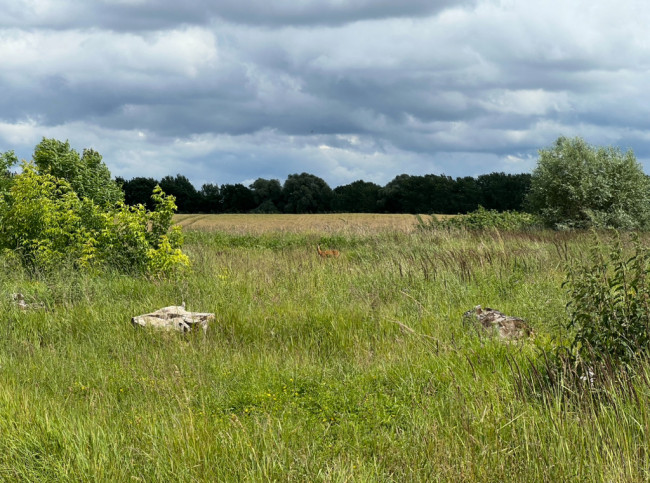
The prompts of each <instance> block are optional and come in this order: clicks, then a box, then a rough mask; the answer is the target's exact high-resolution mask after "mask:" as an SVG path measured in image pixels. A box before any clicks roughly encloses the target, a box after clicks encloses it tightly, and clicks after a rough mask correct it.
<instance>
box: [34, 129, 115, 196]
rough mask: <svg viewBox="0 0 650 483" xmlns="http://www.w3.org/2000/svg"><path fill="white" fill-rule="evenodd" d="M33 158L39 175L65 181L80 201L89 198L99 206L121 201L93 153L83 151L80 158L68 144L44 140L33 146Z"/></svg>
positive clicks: (93, 151) (96, 153)
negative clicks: (46, 175) (47, 175)
mask: <svg viewBox="0 0 650 483" xmlns="http://www.w3.org/2000/svg"><path fill="white" fill-rule="evenodd" d="M33 158H34V164H35V165H36V168H37V171H38V173H39V174H42V175H45V174H49V175H52V176H54V177H55V178H59V179H63V180H66V181H67V182H68V183H69V184H70V186H71V187H72V189H73V190H74V191H75V193H77V195H78V196H79V197H80V198H88V199H90V200H93V201H94V202H95V203H97V204H99V205H102V206H110V205H113V204H115V203H117V202H119V201H122V200H123V199H124V194H123V192H122V190H121V189H120V187H119V186H118V185H117V183H116V182H115V181H113V180H112V179H111V173H110V171H109V170H108V167H107V166H106V164H104V162H103V161H102V156H101V155H100V154H99V153H98V152H97V151H95V150H93V149H84V150H83V154H82V155H81V156H79V153H78V152H77V151H75V150H74V149H72V148H71V147H70V143H69V142H68V141H65V142H63V141H58V140H56V139H47V138H43V140H42V141H41V142H40V143H39V144H37V145H36V148H35V149H34V157H33Z"/></svg>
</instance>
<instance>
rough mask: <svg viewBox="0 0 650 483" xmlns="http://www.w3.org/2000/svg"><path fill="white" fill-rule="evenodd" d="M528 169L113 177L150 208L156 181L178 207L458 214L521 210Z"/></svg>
mask: <svg viewBox="0 0 650 483" xmlns="http://www.w3.org/2000/svg"><path fill="white" fill-rule="evenodd" d="M530 180H531V175H530V174H505V173H491V174H484V175H481V176H478V177H477V178H473V177H469V176H468V177H463V178H455V179H454V178H451V177H450V176H445V175H434V174H427V175H423V176H410V175H408V174H401V175H399V176H397V177H395V179H393V180H392V181H390V182H389V183H388V184H386V186H383V187H382V186H379V185H378V184H375V183H370V182H367V181H361V180H360V181H355V182H354V183H350V184H348V185H344V186H338V187H336V188H334V189H331V188H330V187H329V186H328V185H327V183H326V182H325V181H324V180H323V179H321V178H319V177H317V176H314V175H312V174H308V173H302V174H292V175H289V177H288V178H287V180H286V181H285V182H284V184H281V183H280V181H279V180H277V179H263V178H259V179H258V180H256V181H255V182H254V183H253V184H251V185H250V186H244V185H243V184H223V185H221V186H219V185H217V184H212V183H210V184H204V185H203V186H202V187H201V189H200V190H197V189H196V188H195V187H194V186H193V185H192V183H190V181H189V180H188V179H187V178H186V177H185V176H183V175H180V174H178V175H176V176H175V177H174V176H165V177H164V178H163V179H161V180H156V179H153V178H144V177H137V178H133V179H131V180H128V181H127V180H125V179H123V178H116V181H117V183H118V184H119V185H120V186H121V187H122V189H123V190H124V194H125V201H126V203H127V204H130V205H135V204H138V203H141V204H143V205H146V206H148V207H149V208H151V192H152V191H153V189H154V187H155V186H156V185H160V187H161V188H162V189H163V190H164V191H165V193H167V194H171V195H174V196H175V197H176V204H177V205H178V212H179V213H332V212H340V213H441V214H457V213H467V212H470V211H473V210H476V209H477V208H478V207H479V206H483V207H484V208H486V209H493V210H498V211H506V210H522V209H523V203H524V198H525V195H526V193H527V191H528V189H529V188H530Z"/></svg>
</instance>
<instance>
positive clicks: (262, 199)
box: [250, 178, 282, 213]
mask: <svg viewBox="0 0 650 483" xmlns="http://www.w3.org/2000/svg"><path fill="white" fill-rule="evenodd" d="M250 189H251V190H252V192H253V199H254V200H255V205H256V208H255V210H254V211H255V212H256V213H278V212H279V211H280V210H279V209H280V206H281V205H282V185H281V184H280V181H279V180H277V179H264V178H257V179H256V180H255V181H254V182H253V184H251V185H250Z"/></svg>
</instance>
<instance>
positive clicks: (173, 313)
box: [131, 304, 214, 332]
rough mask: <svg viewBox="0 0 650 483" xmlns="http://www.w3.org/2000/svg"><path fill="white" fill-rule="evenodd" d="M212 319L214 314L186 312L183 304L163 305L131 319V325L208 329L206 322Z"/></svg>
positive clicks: (171, 328)
mask: <svg viewBox="0 0 650 483" xmlns="http://www.w3.org/2000/svg"><path fill="white" fill-rule="evenodd" d="M212 320H214V314H211V313H207V312H188V311H187V310H185V304H183V305H172V306H170V307H163V308H162V309H158V310H156V311H155V312H151V313H149V314H143V315H138V316H136V317H133V318H132V319H131V322H132V323H133V325H138V326H141V327H153V328H155V329H162V330H177V331H179V332H189V331H191V330H196V329H198V328H199V327H200V328H202V329H203V332H206V331H207V330H208V323H209V322H210V321H212Z"/></svg>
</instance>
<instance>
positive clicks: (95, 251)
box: [0, 163, 189, 275]
mask: <svg viewBox="0 0 650 483" xmlns="http://www.w3.org/2000/svg"><path fill="white" fill-rule="evenodd" d="M1 177H2V179H3V180H4V182H5V183H4V186H5V190H4V192H3V193H2V196H1V197H0V248H2V249H5V250H12V251H14V252H15V253H17V254H18V255H19V256H20V258H21V260H22V261H23V263H24V264H25V265H26V266H27V267H30V268H32V269H39V270H40V269H45V270H49V269H54V268H56V267H58V266H60V265H62V264H64V263H67V262H72V263H73V264H74V265H75V266H76V267H79V268H92V267H100V266H108V267H113V268H116V269H119V270H121V271H125V272H132V273H144V274H148V275H160V274H163V273H170V272H172V271H175V270H178V269H182V268H183V267H186V266H188V265H189V259H188V258H187V256H186V255H184V254H183V253H182V251H181V246H182V243H183V237H182V233H181V232H180V228H179V227H174V228H172V229H170V227H171V223H172V215H173V213H174V211H175V209H176V205H175V203H174V198H173V197H172V196H166V195H165V194H164V193H163V192H162V190H161V189H160V187H157V188H156V189H155V190H154V193H153V196H152V199H153V200H154V205H155V208H154V210H152V211H146V210H145V209H144V207H142V206H141V205H139V206H136V207H130V206H127V205H125V204H124V203H123V202H122V201H118V202H116V203H115V204H113V205H110V206H109V205H106V204H98V203H96V202H95V201H93V200H92V199H90V198H87V197H80V196H79V194H78V193H77V192H76V191H75V190H74V189H73V187H72V185H71V184H70V182H68V181H67V180H65V179H63V178H58V177H55V176H53V175H51V174H47V173H45V174H43V173H39V172H37V168H36V166H35V165H34V164H32V163H23V165H22V172H21V173H20V174H17V175H15V176H9V175H8V174H5V175H4V176H1Z"/></svg>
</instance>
